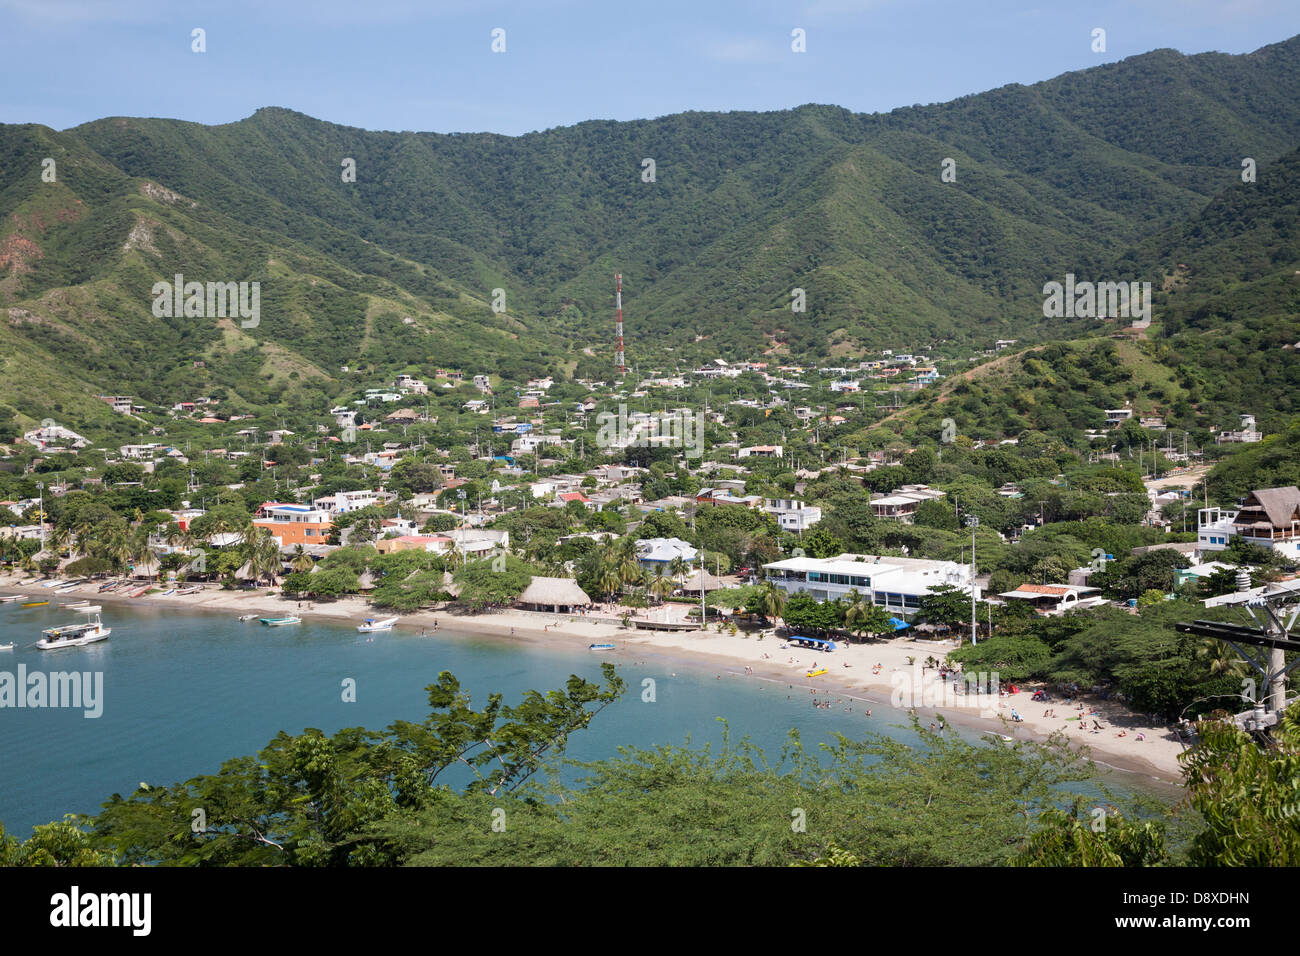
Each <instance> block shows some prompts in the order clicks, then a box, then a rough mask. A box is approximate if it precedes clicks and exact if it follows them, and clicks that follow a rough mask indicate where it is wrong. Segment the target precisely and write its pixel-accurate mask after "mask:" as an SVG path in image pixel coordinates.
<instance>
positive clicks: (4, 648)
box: [0, 641, 14, 651]
mask: <svg viewBox="0 0 1300 956" xmlns="http://www.w3.org/2000/svg"><path fill="white" fill-rule="evenodd" d="M13 649H14V642H13V641H10V642H9V643H8V644H0V651H12V650H13Z"/></svg>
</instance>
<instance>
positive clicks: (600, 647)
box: [587, 644, 614, 651]
mask: <svg viewBox="0 0 1300 956" xmlns="http://www.w3.org/2000/svg"><path fill="white" fill-rule="evenodd" d="M587 650H589V651H612V650H614V645H613V644H588V645H587Z"/></svg>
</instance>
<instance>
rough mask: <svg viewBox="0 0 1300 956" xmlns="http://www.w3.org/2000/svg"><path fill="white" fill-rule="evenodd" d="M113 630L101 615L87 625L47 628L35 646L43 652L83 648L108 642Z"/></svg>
mask: <svg viewBox="0 0 1300 956" xmlns="http://www.w3.org/2000/svg"><path fill="white" fill-rule="evenodd" d="M111 633H113V629H112V628H110V627H105V626H104V624H103V622H102V621H100V619H99V615H98V614H96V615H95V619H94V620H93V621H87V622H86V623H85V624H65V625H63V626H62V627H47V628H46V629H45V630H43V631H41V635H42V637H41V639H40V640H39V641H37V642H36V644H35V645H34V646H35V647H36V648H38V649H39V650H42V651H54V650H59V649H60V648H64V647H83V646H84V645H86V644H95V643H98V642H99V641H106V640H108V635H109V634H111Z"/></svg>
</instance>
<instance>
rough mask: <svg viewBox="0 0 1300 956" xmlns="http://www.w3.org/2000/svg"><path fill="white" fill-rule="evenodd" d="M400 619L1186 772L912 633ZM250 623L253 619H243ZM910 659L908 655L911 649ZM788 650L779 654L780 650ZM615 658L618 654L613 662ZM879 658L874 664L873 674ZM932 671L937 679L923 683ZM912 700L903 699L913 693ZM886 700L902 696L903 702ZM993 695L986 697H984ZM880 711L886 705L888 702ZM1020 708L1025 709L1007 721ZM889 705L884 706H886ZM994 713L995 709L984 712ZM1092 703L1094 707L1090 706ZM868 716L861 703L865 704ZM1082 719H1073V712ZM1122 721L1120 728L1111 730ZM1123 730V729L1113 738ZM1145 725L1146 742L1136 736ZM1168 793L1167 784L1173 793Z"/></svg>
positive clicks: (1164, 750) (434, 613) (549, 617)
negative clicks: (967, 669)
mask: <svg viewBox="0 0 1300 956" xmlns="http://www.w3.org/2000/svg"><path fill="white" fill-rule="evenodd" d="M27 577H28V576H27V575H21V576H18V577H17V578H15V576H12V575H10V576H0V595H10V594H23V593H25V594H26V595H27V596H28V597H29V598H32V599H37V600H49V602H50V605H49V606H50V608H51V609H54V608H57V607H58V605H59V604H60V603H68V602H71V601H76V600H82V599H85V600H89V601H90V602H91V603H92V604H102V605H104V607H105V610H106V611H107V610H108V608H109V606H134V607H141V608H152V609H166V608H178V609H179V608H183V609H187V610H195V611H205V612H210V613H225V614H231V615H232V616H234V617H238V616H239V615H240V614H248V613H257V614H258V615H259V616H267V615H268V614H276V615H279V614H285V613H289V612H292V613H294V614H296V615H298V616H300V617H302V618H303V619H304V620H306V619H308V618H312V619H319V620H323V621H327V622H332V623H341V622H344V621H346V622H348V623H350V624H353V625H355V624H356V623H359V622H360V621H361V620H362V619H363V618H365V617H374V616H381V615H382V616H392V615H393V614H394V613H396V612H379V611H377V610H375V609H373V608H372V607H371V606H370V603H369V601H368V600H367V599H365V598H362V597H359V596H352V597H348V598H342V599H339V600H337V601H329V602H316V601H302V602H298V601H294V600H290V599H288V598H283V597H280V596H279V595H268V594H267V593H266V592H267V589H266V588H259V589H257V590H246V591H234V590H223V589H221V588H219V587H205V589H204V590H203V591H202V592H197V593H194V594H188V595H183V596H179V595H174V594H173V595H167V596H164V595H162V594H161V593H159V594H152V595H147V596H143V597H139V598H129V597H127V596H126V595H125V594H121V593H115V594H98V593H97V588H98V586H99V582H92V583H87V584H83V585H79V586H78V587H77V588H76V589H75V590H74V591H69V592H67V593H65V594H59V595H57V596H56V595H55V594H54V593H53V590H54V589H52V588H40V587H38V586H32V585H28V588H27V589H22V588H19V587H18V583H17V581H18V580H22V579H25V578H27ZM397 616H398V618H399V620H398V623H397V625H396V627H397V628H399V629H401V630H403V631H408V630H409V629H410V628H411V627H419V628H422V629H423V631H422V633H425V634H432V633H433V626H434V624H435V622H436V623H437V625H438V628H439V630H440V631H441V630H445V631H446V632H447V633H449V634H451V635H452V636H460V635H463V636H467V637H488V638H495V639H502V640H506V641H511V642H514V641H522V642H526V643H528V644H532V645H537V646H549V647H564V648H566V649H569V650H578V649H582V650H585V649H586V647H587V645H588V644H590V643H592V642H600V643H614V644H615V645H616V650H615V651H614V652H613V654H612V656H613V657H614V658H615V660H616V658H617V657H618V656H619V652H627V651H634V652H635V653H636V654H638V655H643V656H646V657H653V658H656V659H662V660H664V661H665V662H668V663H673V664H680V665H681V666H682V667H690V668H695V669H702V670H706V671H707V670H712V671H713V672H714V674H715V676H716V677H717V678H718V679H720V680H721V679H724V678H726V679H734V678H741V679H748V678H752V679H758V680H766V681H770V682H773V683H785V684H786V685H787V687H788V688H789V689H790V690H791V693H792V694H793V693H794V692H795V691H798V692H799V693H807V694H808V696H809V698H810V701H811V699H817V700H830V699H832V698H836V699H837V700H836V701H835V702H834V703H832V706H843V705H844V703H845V702H846V701H848V702H850V703H849V706H854V705H855V704H856V703H858V702H861V703H862V704H864V705H865V706H866V708H868V709H870V708H880V710H876V711H875V712H874V716H876V717H882V716H886V715H887V714H894V713H895V712H896V716H897V717H898V718H899V721H898V722H899V723H900V724H903V725H906V723H907V721H908V714H907V711H908V709H909V706H910V709H914V710H915V712H916V714H917V717H918V719H920V720H921V721H922V722H923V723H924V722H925V721H930V722H931V723H934V722H935V721H937V720H939V715H940V714H941V715H942V723H945V724H947V725H950V726H952V727H953V728H954V729H955V730H967V731H971V732H975V733H977V734H980V735H984V734H990V733H991V734H997V735H999V736H1000V737H1002V738H1004V739H1006V740H1017V741H1019V740H1026V741H1043V740H1046V739H1047V738H1048V736H1049V735H1050V734H1052V733H1054V732H1060V731H1064V732H1065V733H1066V734H1067V737H1068V740H1069V745H1070V748H1071V750H1074V751H1076V752H1078V751H1080V750H1081V749H1082V748H1085V747H1086V748H1087V751H1088V752H1087V754H1086V755H1085V756H1087V757H1088V758H1089V759H1091V760H1092V761H1093V762H1094V763H1095V764H1096V765H1097V766H1098V767H1099V768H1103V769H1106V770H1110V771H1113V772H1118V773H1121V774H1132V775H1135V776H1139V777H1142V778H1144V780H1143V785H1144V786H1146V787H1148V788H1150V787H1152V786H1153V785H1155V786H1156V787H1157V789H1162V790H1163V789H1166V788H1177V790H1178V792H1179V794H1181V792H1182V774H1181V772H1180V768H1179V765H1178V761H1177V756H1178V754H1179V753H1181V752H1182V750H1183V749H1184V747H1183V745H1182V744H1181V742H1180V741H1179V740H1178V739H1177V737H1176V736H1175V735H1174V734H1173V733H1172V732H1171V731H1170V730H1169V729H1168V728H1166V727H1162V726H1158V725H1154V724H1151V723H1148V722H1146V721H1145V720H1144V719H1143V718H1142V717H1141V715H1137V714H1133V713H1131V712H1129V711H1128V710H1127V709H1126V708H1124V707H1122V706H1121V705H1117V704H1114V703H1111V702H1109V701H1101V700H1096V699H1093V698H1091V697H1090V696H1088V695H1080V696H1079V697H1077V698H1075V700H1074V701H1073V702H1071V703H1066V702H1064V701H1063V700H1060V699H1054V700H1052V701H1050V702H1048V703H1035V702H1032V701H1031V700H1030V699H1029V698H1030V696H1031V695H1030V693H1028V692H1024V691H1022V692H1020V693H1017V694H1014V695H1011V694H1005V692H1004V694H1005V696H1001V697H999V698H995V700H996V707H987V706H986V707H983V708H981V707H975V706H970V705H966V704H964V702H963V700H962V697H961V696H960V695H957V696H956V697H953V695H951V694H944V693H942V685H938V684H937V681H936V680H935V676H934V670H933V668H930V669H927V670H925V672H924V676H923V677H922V676H921V675H918V673H917V672H918V671H920V670H923V668H922V666H921V665H922V663H923V662H924V660H925V659H926V657H929V656H933V657H935V658H938V659H940V660H942V659H943V657H944V655H945V654H946V653H947V652H948V651H949V650H951V649H952V648H953V647H954V646H955V644H954V642H952V641H931V640H924V641H917V640H913V639H911V638H906V639H905V638H894V639H892V640H888V641H882V642H879V643H867V644H845V643H842V642H838V641H837V642H836V643H837V650H836V651H835V652H834V653H826V652H819V651H813V650H810V649H805V648H796V647H786V648H784V649H783V648H782V647H781V645H782V643H784V642H783V640H782V639H781V638H778V637H775V636H773V635H772V634H771V633H764V634H763V635H762V636H760V635H758V634H746V633H745V632H744V631H742V632H740V633H738V634H736V635H731V634H727V633H719V632H717V631H698V630H696V631H676V632H674V631H642V630H636V629H634V628H627V629H625V628H623V626H622V625H621V623H617V622H614V621H609V620H606V619H600V618H597V617H590V616H582V615H567V614H552V613H545V612H539V611H522V610H516V609H511V610H494V611H485V612H480V613H478V614H456V613H452V612H450V611H448V610H446V608H445V606H444V607H442V608H439V609H433V610H429V609H425V610H420V611H415V612H408V613H398V614H397ZM250 623H252V622H250ZM908 657H912V658H913V662H912V663H909V662H908V660H907V658H908ZM781 658H785V660H781ZM616 662H617V661H616ZM813 663H816V665H817V666H818V667H826V668H828V672H827V673H825V674H821V675H818V676H817V677H815V678H810V677H808V676H807V674H806V671H807V670H808V669H810V668H811V666H812V664H813ZM876 664H879V665H880V668H879V672H878V673H873V671H874V669H875V666H874V665H876ZM931 681H934V683H933V684H932V683H930V682H931ZM918 691H919V692H920V699H919V700H911V701H909V700H908V699H907V698H908V696H909V695H911V696H912V697H915V696H916V694H917V692H918ZM891 698H893V700H899V699H901V700H902V702H903V704H904V706H901V707H900V706H896V705H895V703H894V702H893V701H891ZM993 700H994V699H988V700H984V701H982V703H984V704H991V703H992V702H993ZM1080 703H1082V704H1083V706H1084V710H1083V711H1082V715H1084V719H1078V717H1079V715H1080V713H1081V712H1080V711H1079V710H1077V709H1076V706H1077V705H1078V704H1080ZM885 709H887V710H885ZM1013 710H1015V711H1016V712H1018V713H1019V714H1020V716H1021V717H1022V718H1023V720H1022V721H1021V722H1013V721H1012V720H1011V713H1012V711H1013ZM1048 710H1051V711H1054V712H1055V713H1056V714H1057V716H1055V717H1046V716H1045V715H1044V711H1048ZM882 711H884V712H882ZM990 711H993V712H992V713H990ZM1090 711H1095V712H1096V714H1095V716H1094V715H1093V714H1091V713H1089V712H1090ZM864 714H865V711H864ZM1094 720H1096V721H1098V722H1100V723H1101V724H1102V725H1103V726H1104V728H1105V729H1104V730H1103V731H1101V732H1099V733H1094V732H1091V731H1090V730H1089V729H1088V727H1090V726H1091V722H1092V721H1094ZM1076 721H1077V722H1076ZM1117 728H1118V730H1117ZM1120 732H1123V734H1124V736H1122V737H1121V736H1119V733H1120ZM1139 733H1142V734H1144V736H1145V739H1144V740H1138V739H1137V734H1139ZM1170 795H1171V796H1173V793H1172V791H1171V793H1170Z"/></svg>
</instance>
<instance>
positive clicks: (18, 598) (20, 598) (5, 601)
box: [0, 594, 27, 604]
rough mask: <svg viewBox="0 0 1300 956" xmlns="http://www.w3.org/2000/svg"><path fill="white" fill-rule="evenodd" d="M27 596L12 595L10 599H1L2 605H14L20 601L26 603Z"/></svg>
mask: <svg viewBox="0 0 1300 956" xmlns="http://www.w3.org/2000/svg"><path fill="white" fill-rule="evenodd" d="M26 600H27V595H26V594H11V595H10V596H9V597H0V604H14V603H17V602H18V601H26Z"/></svg>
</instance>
